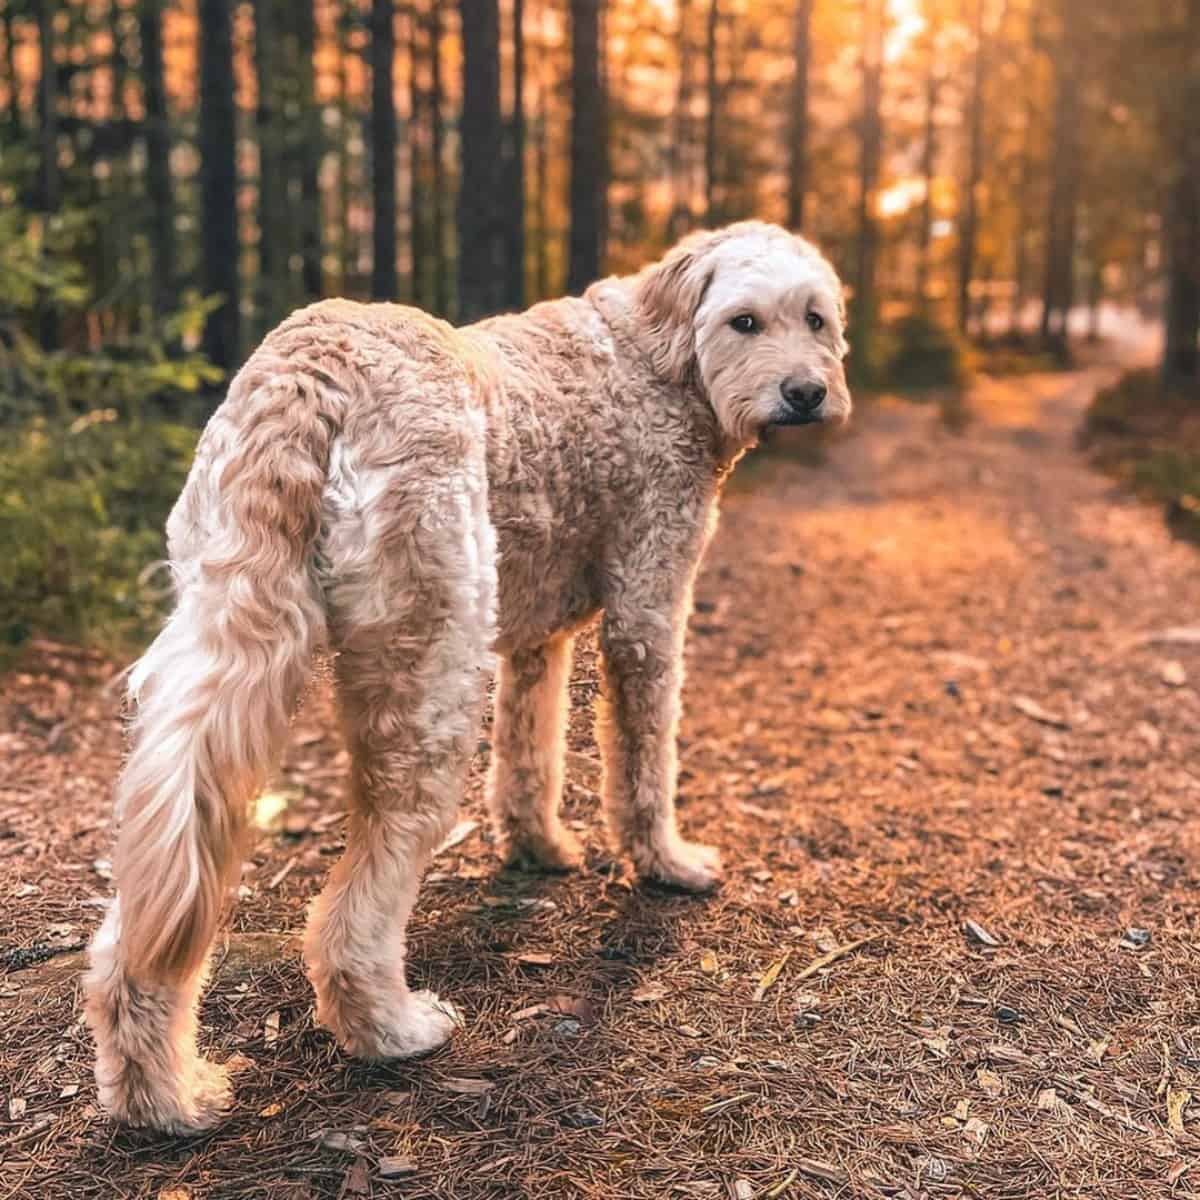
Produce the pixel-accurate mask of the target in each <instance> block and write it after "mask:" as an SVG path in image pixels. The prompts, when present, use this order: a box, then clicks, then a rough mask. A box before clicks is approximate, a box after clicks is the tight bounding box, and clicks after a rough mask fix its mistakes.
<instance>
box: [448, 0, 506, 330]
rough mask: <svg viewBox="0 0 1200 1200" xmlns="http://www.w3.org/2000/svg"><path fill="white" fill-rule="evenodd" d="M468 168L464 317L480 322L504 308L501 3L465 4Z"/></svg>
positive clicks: (462, 255) (461, 223) (461, 240)
mask: <svg viewBox="0 0 1200 1200" xmlns="http://www.w3.org/2000/svg"><path fill="white" fill-rule="evenodd" d="M460 12H461V13H462V48H463V102H462V136H461V139H460V141H461V147H462V169H461V174H460V181H461V182H460V187H459V195H458V315H459V319H460V320H462V321H476V320H478V319H479V318H480V317H483V316H486V315H488V314H489V313H494V312H496V311H498V310H499V309H500V308H501V307H502V306H503V304H504V281H505V278H506V270H507V265H506V261H505V260H506V257H507V256H506V255H505V220H504V210H503V207H502V206H501V205H500V204H498V203H497V201H498V199H499V197H501V196H502V195H503V184H504V158H503V144H502V132H503V130H502V122H501V119H500V10H499V5H498V3H497V0H460Z"/></svg>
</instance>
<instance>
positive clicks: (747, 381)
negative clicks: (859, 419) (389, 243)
mask: <svg viewBox="0 0 1200 1200" xmlns="http://www.w3.org/2000/svg"><path fill="white" fill-rule="evenodd" d="M843 325H844V314H843V303H842V290H841V285H840V284H839V282H838V279H837V276H836V275H835V273H834V271H833V269H832V268H831V267H830V265H829V263H828V262H827V261H826V260H825V259H824V258H823V257H822V256H821V254H820V253H819V252H818V251H817V250H816V249H815V248H814V247H813V246H812V245H810V244H809V243H808V242H806V241H803V240H802V239H800V238H798V237H795V236H793V235H792V234H790V233H788V232H786V231H785V230H783V229H779V228H777V227H775V226H771V225H766V224H760V223H757V222H746V223H742V224H737V225H733V226H730V227H729V228H726V229H722V230H719V231H716V232H706V233H697V234H694V235H692V236H690V237H688V238H686V239H685V240H684V241H683V242H682V243H681V244H680V245H678V246H676V247H675V248H674V249H673V250H672V251H670V253H668V254H667V255H666V257H665V258H663V259H662V261H660V262H658V263H655V264H653V265H652V266H649V267H647V268H646V269H645V270H643V271H642V272H641V273H640V274H638V275H636V276H634V277H631V278H624V279H606V280H603V281H601V282H599V283H597V284H595V285H593V286H592V287H590V288H589V289H588V291H587V293H586V294H585V295H584V296H583V297H582V298H569V299H564V300H556V301H553V302H550V303H545V304H538V305H536V306H535V307H534V308H532V309H530V310H529V311H528V312H526V313H523V314H519V315H513V316H501V317H496V318H494V319H491V320H487V321H483V322H480V323H479V324H477V325H472V326H469V327H467V328H464V329H454V328H451V327H450V326H449V325H447V324H445V323H444V322H442V321H438V320H435V319H434V318H432V317H429V316H427V315H426V314H424V313H422V312H418V311H416V310H414V309H411V308H404V307H401V306H398V305H391V304H373V305H364V304H356V303H351V302H349V301H345V300H332V301H328V302H324V303H321V304H316V305H314V306H312V307H310V308H306V309H304V310H303V311H301V312H298V313H296V314H295V315H293V316H292V317H291V318H289V319H288V320H287V321H285V322H284V323H283V324H282V325H281V326H280V327H279V328H278V329H276V330H275V331H274V332H273V333H271V334H270V335H269V336H268V337H267V338H266V340H265V341H264V342H263V344H262V345H261V346H260V347H259V348H258V349H257V350H256V351H255V353H254V354H253V356H252V357H251V358H250V360H249V361H248V362H247V363H246V365H245V367H243V369H242V370H241V371H240V372H239V374H238V375H237V377H236V378H235V379H234V381H233V383H232V385H231V387H230V389H229V394H228V397H227V398H226V400H225V402H224V403H223V404H222V405H221V407H220V408H219V409H218V410H217V412H216V414H215V415H214V416H213V418H212V420H211V421H210V422H209V424H208V427H207V429H206V430H205V432H204V436H203V437H202V439H201V441H200V445H199V449H198V450H197V452H196V460H195V464H194V465H193V467H192V470H191V474H190V475H189V477H188V481H187V485H186V486H185V488H184V490H183V494H182V495H181V496H180V498H179V501H178V503H177V504H176V506H175V509H174V511H173V512H172V514H171V517H170V520H169V522H168V525H167V534H168V543H169V552H170V559H171V566H172V569H173V572H174V583H175V590H176V594H177V603H176V607H175V611H174V613H173V615H172V616H171V618H170V620H169V621H168V622H167V624H166V626H165V627H164V629H163V631H162V632H161V633H160V634H159V636H158V637H157V638H156V639H155V641H154V643H153V644H152V645H151V646H150V648H149V650H147V651H146V654H145V655H144V657H143V658H142V659H141V660H140V661H139V662H138V663H137V664H136V666H135V667H134V668H133V670H132V672H131V675H130V689H129V690H130V697H131V701H132V703H133V704H134V705H135V709H136V717H135V721H134V725H133V743H132V751H131V754H130V757H129V761H128V763H127V765H126V767H125V771H124V773H123V775H122V777H121V780H120V782H119V784H118V787H117V814H118V820H119V833H118V837H117V845H116V850H115V853H114V856H113V874H114V879H115V881H116V899H115V900H114V901H113V904H112V907H111V908H110V910H109V912H108V915H107V918H106V919H105V921H104V923H103V925H102V926H101V928H100V930H99V932H98V933H97V935H96V938H95V940H94V942H93V944H92V947H91V952H90V953H91V969H90V971H89V973H88V976H87V979H86V983H85V987H86V994H87V1000H86V1008H87V1017H88V1021H89V1023H90V1025H91V1028H92V1032H93V1034H94V1035H95V1039H96V1044H97V1061H96V1076H97V1080H98V1082H99V1089H100V1099H101V1102H102V1104H103V1105H104V1107H105V1108H106V1109H107V1110H108V1111H109V1112H110V1113H112V1114H113V1115H114V1116H116V1117H118V1118H120V1119H122V1120H125V1121H128V1122H130V1123H132V1124H137V1125H148V1126H153V1127H156V1128H158V1129H163V1130H169V1131H174V1132H188V1131H193V1130H198V1129H202V1128H205V1127H207V1126H209V1125H211V1124H212V1123H213V1122H214V1121H215V1120H217V1119H218V1117H219V1116H220V1115H221V1113H222V1112H223V1111H224V1109H225V1108H226V1106H227V1104H228V1099H229V1088H228V1081H227V1079H226V1077H225V1072H224V1071H223V1070H222V1069H221V1068H220V1067H219V1066H217V1065H216V1064H214V1063H211V1062H208V1061H206V1060H205V1059H203V1058H202V1057H200V1055H199V1054H198V1051H197V1046H196V1003H197V998H198V995H199V993H200V989H201V987H202V984H203V980H204V975H205V963H206V958H207V955H208V951H209V946H210V943H211V942H212V940H213V937H214V935H215V932H216V929H217V925H218V921H219V918H220V915H221V910H222V906H223V904H224V901H225V897H226V893H227V892H228V890H229V889H230V887H231V885H233V884H234V883H235V882H236V880H237V876H238V873H239V868H240V865H241V862H242V846H243V830H244V827H245V825H246V812H247V807H248V805H249V802H250V801H251V800H252V798H253V796H254V794H255V792H256V790H257V789H258V788H259V787H260V786H261V785H262V783H263V780H264V777H265V776H266V774H267V772H269V771H270V769H271V767H272V765H273V764H274V763H275V761H276V759H277V757H278V755H279V753H280V751H281V748H282V745H283V743H284V740H285V739H286V737H287V733H288V724H289V721H290V718H291V715H292V712H293V708H294V706H295V704H296V701H297V698H298V696H299V694H300V692H301V689H302V688H303V687H304V685H305V682H306V679H307V677H308V673H309V670H310V667H311V665H312V662H313V658H314V655H316V654H317V653H318V652H319V651H322V650H324V649H325V648H328V649H329V650H330V651H332V652H333V654H334V664H335V665H334V672H335V679H336V687H337V695H338V700H339V704H340V708H341V714H342V720H343V722H344V726H345V733H346V739H347V742H348V745H349V748H350V752H351V756H352V761H353V768H352V776H351V782H350V789H349V790H350V800H349V808H350V817H349V825H348V829H347V833H346V852H345V854H344V856H343V857H342V859H341V861H340V862H339V863H338V864H337V866H336V867H335V868H334V870H333V872H332V876H331V878H330V880H329V882H328V884H327V886H326V887H325V890H324V891H323V892H322V893H321V895H320V897H319V898H318V899H317V900H316V902H315V903H314V904H313V906H312V912H311V915H310V917H309V922H308V932H307V935H306V940H305V961H306V964H307V967H308V972H309V975H310V976H311V979H312V982H313V986H314V988H315V989H316V997H317V1014H318V1017H319V1019H320V1020H321V1021H322V1022H323V1023H324V1024H325V1025H326V1026H327V1027H328V1028H329V1029H330V1030H332V1032H333V1033H334V1035H335V1036H336V1037H337V1040H338V1042H339V1043H340V1044H341V1045H342V1046H343V1047H344V1048H345V1049H346V1050H347V1051H348V1052H349V1053H351V1054H354V1055H357V1056H360V1057H362V1058H367V1059H387V1058H401V1057H404V1056H406V1055H412V1054H419V1053H421V1052H422V1051H427V1050H430V1049H431V1048H433V1047H435V1046H437V1045H439V1044H440V1043H442V1042H443V1041H445V1039H446V1038H447V1037H448V1036H449V1035H450V1033H451V1030H452V1029H453V1027H454V1025H455V1023H456V1021H457V1020H458V1016H457V1013H456V1011H455V1009H454V1008H453V1006H452V1005H451V1004H449V1003H448V1002H444V1001H439V1000H438V998H437V997H436V996H435V995H433V994H432V993H430V992H413V991H410V990H409V988H408V986H407V984H406V982H405V969H404V955H405V925H406V923H407V921H408V916H409V912H410V910H411V909H412V906H413V902H414V899H415V897H416V894H417V886H418V883H419V882H420V878H421V874H422V871H423V869H424V867H425V865H426V863H427V862H428V860H429V857H430V855H431V853H432V852H433V851H434V849H435V848H436V847H437V846H438V844H439V842H440V840H441V839H442V838H443V837H444V835H445V833H446V831H447V829H448V828H449V826H450V825H451V823H452V821H453V819H454V814H455V807H456V805H457V803H458V800H459V796H460V793H461V790H462V787H463V781H464V776H465V774H466V771H467V767H468V762H469V759H470V757H471V753H472V751H473V750H474V748H475V746H476V739H477V736H478V731H479V728H480V717H481V708H482V705H483V701H484V695H485V691H486V687H487V683H488V680H489V678H490V677H491V674H492V670H493V667H494V665H495V662H496V659H497V657H498V659H499V684H498V690H497V696H496V717H495V734H494V744H493V747H492V761H491V776H490V780H489V797H490V805H491V810H492V813H493V816H494V818H495V824H496V830H497V834H498V836H499V840H500V843H501V846H502V847H503V850H504V852H505V854H506V855H508V856H509V857H510V858H513V859H521V860H525V861H529V862H532V863H534V864H541V865H543V866H546V867H549V868H554V869H562V868H569V867H571V866H573V865H575V864H576V862H577V861H578V859H579V847H578V845H577V844H576V841H575V839H574V837H573V836H572V835H571V834H570V833H569V832H568V831H567V830H566V829H565V828H564V827H563V825H562V823H561V821H560V819H559V815H558V804H559V798H560V793H561V790H562V778H563V740H564V734H563V731H564V725H565V718H566V700H565V695H566V684H567V677H568V673H569V669H570V663H571V645H572V636H573V635H574V634H575V633H576V632H577V631H578V630H579V629H580V628H581V627H582V626H583V625H585V624H586V623H588V622H589V621H591V620H592V619H593V618H594V617H595V616H596V615H597V614H602V619H601V624H600V634H599V637H600V647H601V652H602V659H603V677H604V688H603V699H602V702H601V704H600V708H599V715H598V737H599V742H600V746H601V748H602V752H603V758H604V783H603V800H604V808H605V812H606V814H607V820H608V824H609V826H610V829H611V833H612V837H613V839H614V841H615V843H616V845H617V847H618V848H619V849H620V850H622V851H624V852H627V853H628V854H629V855H630V856H631V858H632V860H633V862H634V864H635V865H636V867H637V870H638V871H639V872H640V873H641V874H642V875H643V876H646V877H649V878H652V879H657V880H661V881H664V882H666V883H669V884H674V885H676V886H679V887H682V888H689V889H694V890H697V891H702V890H704V889H707V888H710V887H712V886H713V885H714V884H715V883H716V881H717V878H718V872H719V862H718V858H717V855H716V853H715V852H714V851H713V850H712V849H710V848H708V847H706V846H701V845H696V844H693V843H691V842H687V841H685V840H684V839H683V837H682V836H681V835H680V833H679V830H678V828H677V826H676V820H675V806H674V788H675V730H676V723H677V720H678V716H679V690H680V683H681V674H682V669H681V655H682V647H683V639H684V630H685V626H686V624H687V616H688V611H689V607H690V596H691V589H692V581H693V578H694V577H695V574H696V568H697V564H698V563H699V562H700V558H701V555H702V553H703V551H704V547H705V543H706V541H707V539H708V537H709V535H710V534H711V532H712V529H713V526H714V521H715V514H716V505H717V498H718V494H719V492H720V489H721V483H722V481H723V480H724V479H725V477H726V476H727V475H728V473H729V471H730V469H731V467H732V466H733V464H734V462H735V461H736V459H737V458H738V457H739V456H740V455H741V454H742V453H743V451H744V450H746V448H747V447H748V446H750V445H752V444H753V443H754V442H755V440H756V439H757V438H758V437H759V435H760V434H761V433H762V432H763V430H764V429H765V428H766V427H767V426H771V425H801V424H807V423H810V422H817V421H836V422H840V421H842V420H844V419H845V418H846V417H847V415H848V414H849V411H850V397H849V393H848V391H847V388H846V380H845V375H844V372H843V369H842V359H843V356H844V354H845V351H846V342H845V338H844V331H843Z"/></svg>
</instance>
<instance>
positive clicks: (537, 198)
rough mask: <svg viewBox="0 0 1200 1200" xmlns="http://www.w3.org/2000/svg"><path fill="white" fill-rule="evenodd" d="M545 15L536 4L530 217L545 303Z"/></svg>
mask: <svg viewBox="0 0 1200 1200" xmlns="http://www.w3.org/2000/svg"><path fill="white" fill-rule="evenodd" d="M545 15H546V10H545V7H544V4H540V5H539V7H538V22H537V25H538V35H539V36H538V57H537V68H536V73H537V99H536V101H535V108H534V118H533V171H534V175H533V180H534V182H533V217H534V223H535V226H536V228H537V241H536V243H535V245H534V283H535V286H536V288H537V299H539V300H545V299H547V298H548V297H549V295H550V218H549V215H548V213H547V204H546V193H547V190H548V188H549V173H550V145H549V141H550V135H549V129H548V125H547V122H548V121H549V119H550V114H549V111H548V109H547V105H546V97H547V95H548V94H549V92H550V90H551V89H550V84H549V80H548V76H549V73H550V72H549V68H548V66H547V62H546V60H547V54H546V24H545Z"/></svg>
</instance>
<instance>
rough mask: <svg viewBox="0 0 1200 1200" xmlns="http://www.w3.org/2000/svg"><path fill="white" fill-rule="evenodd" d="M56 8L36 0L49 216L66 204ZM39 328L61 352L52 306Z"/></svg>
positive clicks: (48, 346) (42, 192) (42, 191)
mask: <svg viewBox="0 0 1200 1200" xmlns="http://www.w3.org/2000/svg"><path fill="white" fill-rule="evenodd" d="M55 7H56V5H55V0H34V5H33V9H34V16H35V18H36V20H37V27H38V50H39V52H40V56H41V74H40V77H39V79H38V123H39V125H40V127H41V137H40V144H39V150H40V158H39V162H38V208H40V209H41V211H42V212H44V213H46V214H50V213H54V212H57V211H58V209H59V206H60V204H61V203H62V181H61V176H60V174H59V169H58V64H57V63H56V62H55V59H54V49H55V45H54V10H55ZM38 326H39V331H38V332H39V336H40V340H41V344H42V348H43V349H45V350H54V349H57V347H58V313H57V312H56V311H55V308H54V306H53V305H52V304H43V305H42V306H41V312H40V314H39V317H38Z"/></svg>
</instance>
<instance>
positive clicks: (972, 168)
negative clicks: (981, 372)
mask: <svg viewBox="0 0 1200 1200" xmlns="http://www.w3.org/2000/svg"><path fill="white" fill-rule="evenodd" d="M972 24H973V29H972V32H973V34H974V40H975V56H974V70H973V71H972V76H971V105H970V142H969V146H968V150H967V178H966V180H965V182H964V185H963V211H962V217H961V221H960V226H959V243H958V327H959V329H960V330H961V332H963V333H964V334H965V333H967V332H968V331H969V329H970V325H971V282H972V280H973V279H974V277H975V243H976V240H977V238H978V232H979V183H980V178H981V176H982V174H983V89H984V83H985V78H986V70H987V58H986V47H985V45H984V39H983V0H975V19H974V21H973V23H972Z"/></svg>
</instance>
